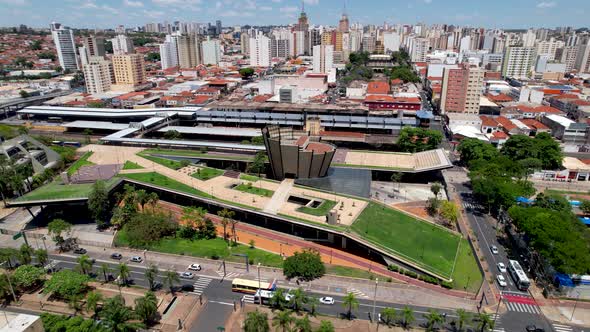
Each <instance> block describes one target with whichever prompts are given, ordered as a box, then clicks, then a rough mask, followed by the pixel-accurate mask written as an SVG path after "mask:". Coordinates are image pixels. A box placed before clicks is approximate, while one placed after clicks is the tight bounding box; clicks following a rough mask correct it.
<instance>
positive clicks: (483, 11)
mask: <svg viewBox="0 0 590 332" xmlns="http://www.w3.org/2000/svg"><path fill="white" fill-rule="evenodd" d="M303 2H304V3H305V11H306V13H307V14H308V17H309V21H310V23H311V24H312V25H322V26H336V25H337V24H338V20H339V18H340V16H341V15H342V13H343V12H345V11H346V13H348V15H349V17H350V22H351V23H360V24H363V25H369V24H373V25H377V26H382V25H383V23H384V22H387V23H388V24H391V25H395V24H411V25H415V24H418V23H424V24H426V25H428V26H431V25H434V24H448V25H455V26H462V27H473V28H480V27H481V28H486V29H502V30H523V29H529V28H537V29H538V28H548V29H555V28H556V27H573V28H574V29H581V28H588V26H589V24H590V23H589V22H588V19H587V15H588V14H589V13H590V2H589V1H586V0H570V1H568V2H563V1H561V0H555V1H552V0H519V1H509V0H496V1H493V2H479V1H475V2H474V1H467V0H444V1H443V0H415V1H412V2H403V3H402V2H401V1H395V0H394V1H391V0H389V1H388V0H364V1H361V0H347V1H346V9H345V8H344V1H338V0H331V1H327V0H304V1H303ZM206 4H207V5H206ZM0 12H1V13H3V14H4V15H3V22H2V25H3V27H14V26H19V25H20V24H24V25H27V26H30V27H32V28H45V27H48V26H49V24H50V23H51V22H53V21H55V22H60V23H62V24H63V25H66V26H70V27H72V28H77V29H114V28H115V27H116V26H118V25H124V26H125V27H126V28H134V27H141V26H144V25H145V24H146V23H152V22H159V23H162V22H164V21H168V22H174V21H182V22H198V23H208V22H211V23H214V22H215V21H216V20H221V21H222V23H223V26H224V27H231V26H234V25H242V26H243V25H253V26H269V25H286V24H293V23H295V22H296V20H297V16H298V15H299V13H300V12H301V1H298V0H216V1H210V2H206V1H205V0H102V1H97V0H80V1H74V0H65V1H60V2H59V3H57V4H56V3H54V2H53V1H46V0H45V1H44V0H0ZM404 21H405V22H404ZM408 21H412V22H416V23H409V22H408ZM41 22H43V23H41ZM503 27H510V28H503Z"/></svg>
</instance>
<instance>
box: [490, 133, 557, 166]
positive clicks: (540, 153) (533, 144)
mask: <svg viewBox="0 0 590 332" xmlns="http://www.w3.org/2000/svg"><path fill="white" fill-rule="evenodd" d="M501 152H502V154H503V155H505V156H506V157H508V158H510V159H512V160H515V161H519V160H525V159H529V158H534V159H539V160H540V161H541V165H542V167H543V168H544V169H558V168H560V167H561V163H562V161H563V153H562V152H561V148H560V147H559V143H558V142H557V141H556V140H554V139H553V138H552V137H551V135H549V134H548V133H539V134H537V135H536V136H535V137H534V138H533V137H529V136H526V135H513V136H511V137H510V138H509V139H508V140H507V141H506V143H504V145H503V146H502V150H501Z"/></svg>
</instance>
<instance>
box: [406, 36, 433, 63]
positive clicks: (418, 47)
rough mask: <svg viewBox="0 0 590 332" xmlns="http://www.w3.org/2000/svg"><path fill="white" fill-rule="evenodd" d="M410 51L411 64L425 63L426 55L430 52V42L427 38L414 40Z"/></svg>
mask: <svg viewBox="0 0 590 332" xmlns="http://www.w3.org/2000/svg"><path fill="white" fill-rule="evenodd" d="M411 50H412V52H411V53H410V59H411V60H412V62H424V61H426V55H427V54H428V51H429V50H430V40H429V39H427V38H414V40H413V41H412V47H411Z"/></svg>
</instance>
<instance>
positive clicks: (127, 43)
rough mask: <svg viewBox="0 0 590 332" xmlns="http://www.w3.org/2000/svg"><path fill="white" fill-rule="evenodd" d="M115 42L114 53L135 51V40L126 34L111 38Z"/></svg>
mask: <svg viewBox="0 0 590 332" xmlns="http://www.w3.org/2000/svg"><path fill="white" fill-rule="evenodd" d="M110 41H111V43H112V44H113V54H115V55H119V54H130V53H133V52H134V49H133V40H132V39H131V38H129V37H127V36H125V35H117V36H115V38H113V39H111V40H110Z"/></svg>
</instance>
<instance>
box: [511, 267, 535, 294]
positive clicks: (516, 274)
mask: <svg viewBox="0 0 590 332" xmlns="http://www.w3.org/2000/svg"><path fill="white" fill-rule="evenodd" d="M508 272H510V276H511V277H512V280H514V283H515V284H516V287H517V288H518V289H520V290H521V291H526V290H527V289H529V286H530V285H531V281H530V280H529V278H528V277H527V276H526V273H525V272H524V270H523V269H522V267H521V266H520V263H518V262H517V261H515V260H509V261H508Z"/></svg>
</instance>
